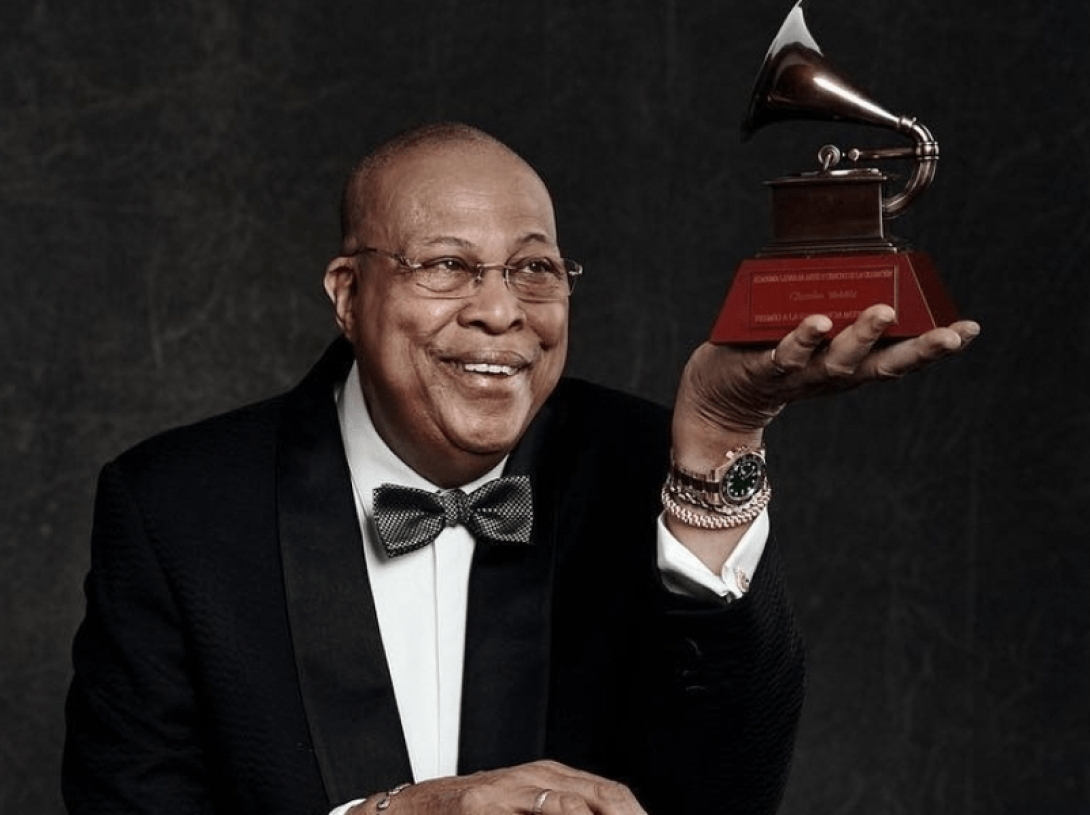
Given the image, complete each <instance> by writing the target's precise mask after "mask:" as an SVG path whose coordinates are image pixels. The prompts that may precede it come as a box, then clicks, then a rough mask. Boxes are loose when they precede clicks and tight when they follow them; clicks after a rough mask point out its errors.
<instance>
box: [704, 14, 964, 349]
mask: <svg viewBox="0 0 1090 815" xmlns="http://www.w3.org/2000/svg"><path fill="white" fill-rule="evenodd" d="M803 3H804V0H799V2H798V3H797V4H796V5H795V7H794V8H793V9H792V10H791V12H790V13H789V14H788V15H787V19H785V20H784V23H783V25H782V26H781V28H780V31H779V34H777V35H776V39H775V40H774V41H773V42H772V46H771V47H770V48H769V50H768V54H767V56H766V57H765V61H764V64H763V65H762V67H761V70H760V73H759V74H758V77H757V81H756V83H755V85H754V89H753V95H752V98H751V100H750V106H749V112H748V114H747V116H746V120H745V123H744V125H743V128H742V132H743V137H744V138H745V139H748V138H749V137H750V136H752V135H753V133H754V132H755V131H757V130H758V129H760V128H762V127H764V126H765V125H767V124H771V123H773V122H777V121H784V120H789V119H818V120H825V121H848V122H855V123H860V124H867V125H874V126H877V127H883V128H888V129H890V130H894V131H897V132H898V133H902V134H906V135H907V136H910V137H911V138H912V140H913V142H914V144H913V145H912V146H905V147H887V148H873V149H860V148H851V149H849V150H841V149H840V148H838V147H836V146H834V145H825V146H824V147H822V148H821V149H820V150H819V151H818V161H819V163H820V169H819V170H816V171H813V172H804V173H799V174H797V175H792V176H787V177H784V178H777V179H774V180H772V181H769V182H766V183H767V184H768V186H769V188H770V190H771V198H772V239H771V241H770V242H769V243H768V244H766V245H765V246H764V248H763V249H761V251H760V252H759V253H758V254H757V256H756V257H753V258H749V259H747V260H744V261H742V263H741V264H740V265H739V267H738V270H737V271H736V272H735V275H734V280H733V281H732V283H731V288H730V291H729V293H728V294H727V299H726V301H725V302H724V304H723V309H722V311H721V312H720V314H719V317H718V319H717V320H716V323H715V326H714V327H713V329H712V334H711V341H712V342H716V343H764V342H776V341H778V340H779V339H781V338H782V337H783V336H784V335H785V334H787V333H788V332H789V331H791V330H792V329H793V328H794V327H795V326H796V325H798V323H799V321H800V320H801V319H802V318H803V317H805V316H807V315H808V314H825V315H826V316H828V317H829V318H830V319H831V320H832V321H833V333H836V332H837V331H839V330H840V329H842V328H844V327H845V326H847V325H850V324H851V323H852V322H854V321H855V319H856V317H858V316H859V313H860V312H861V311H863V310H864V309H866V308H867V307H868V306H871V305H874V304H876V303H885V304H887V305H890V306H892V307H893V308H894V310H895V311H896V314H897V319H896V323H895V324H894V325H893V326H891V327H890V329H889V330H887V331H886V333H885V336H886V337H890V338H904V337H914V336H917V335H919V334H922V333H923V332H925V331H928V330H930V329H932V328H935V327H936V326H939V325H947V324H949V323H951V322H953V321H954V320H956V319H957V317H956V311H955V309H954V306H953V304H952V303H951V302H950V299H949V297H948V296H947V295H946V292H945V290H944V289H943V286H942V283H941V282H940V281H939V278H938V275H937V274H936V272H935V269H934V267H933V266H932V264H931V260H930V258H928V256H927V255H926V254H925V253H923V252H920V251H917V250H914V249H912V248H911V247H909V246H907V245H906V244H904V243H903V242H901V241H900V240H897V239H895V238H891V237H890V236H889V235H887V234H886V229H885V222H886V221H888V220H890V219H892V218H896V217H897V216H898V215H900V214H901V213H902V212H904V211H905V209H906V208H907V207H908V205H909V204H910V203H912V201H913V200H914V199H915V198H916V197H917V196H919V195H920V194H921V193H922V192H923V191H924V190H926V189H927V187H928V186H929V185H930V184H931V181H932V180H933V179H934V177H935V165H936V163H937V161H938V158H939V145H938V142H936V141H935V139H934V138H933V137H932V136H931V133H930V131H929V130H928V129H927V128H926V127H924V125H922V124H921V123H920V122H918V121H916V120H915V119H913V118H910V117H907V116H896V115H894V114H892V113H890V112H888V111H886V110H885V109H884V108H882V107H881V106H879V105H878V104H876V103H875V102H873V101H872V100H871V99H869V98H868V97H867V96H866V95H865V94H864V93H863V92H862V91H860V90H858V89H857V88H855V87H853V86H852V85H851V84H849V83H848V82H846V81H845V80H844V79H843V78H841V77H840V75H839V74H838V73H837V72H836V71H835V70H834V69H833V68H832V67H831V66H830V65H829V63H828V62H827V61H826V59H825V57H824V56H823V55H822V52H821V50H820V48H819V47H818V45H817V43H816V42H815V41H814V38H813V37H812V36H811V34H810V32H809V30H808V29H807V27H806V20H805V17H804V15H803ZM845 158H846V159H848V161H849V162H851V164H852V165H855V166H852V167H850V168H843V167H842V166H841V161H842V160H843V159H845ZM886 159H910V160H912V161H913V165H912V172H911V174H910V175H909V177H908V180H907V181H906V182H905V185H904V187H903V188H902V189H901V190H900V191H899V192H897V193H896V194H895V195H891V196H888V197H887V196H884V194H883V192H884V185H885V184H886V182H888V181H890V180H891V176H889V175H887V174H886V173H883V172H882V171H881V170H879V169H877V168H875V167H861V166H858V162H861V161H877V160H886Z"/></svg>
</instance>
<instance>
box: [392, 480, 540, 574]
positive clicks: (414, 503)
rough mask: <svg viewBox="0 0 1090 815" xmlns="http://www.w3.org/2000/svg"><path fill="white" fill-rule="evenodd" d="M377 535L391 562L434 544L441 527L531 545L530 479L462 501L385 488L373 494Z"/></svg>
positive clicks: (460, 495) (444, 494) (490, 486)
mask: <svg viewBox="0 0 1090 815" xmlns="http://www.w3.org/2000/svg"><path fill="white" fill-rule="evenodd" d="M374 499H375V500H374V510H373V513H374V518H375V529H376V530H377V532H378V536H379V540H380V541H381V542H382V545H383V547H384V548H385V549H386V554H387V555H389V556H390V557H397V556H399V555H404V554H407V553H409V552H412V551H415V550H416V549H420V548H421V547H424V546H427V545H428V544H430V543H432V542H433V541H434V540H435V539H436V538H437V537H438V536H439V533H440V532H442V531H443V529H444V528H445V527H448V526H457V525H458V524H461V525H462V526H464V527H465V528H466V529H467V530H468V531H469V533H470V534H471V535H472V536H473V538H474V540H477V541H483V542H487V543H500V544H510V543H529V542H530V533H531V531H532V530H533V526H534V501H533V495H532V493H531V491H530V478H529V476H525V475H515V476H505V477H503V478H497V479H496V480H494V481H489V482H488V483H487V484H485V485H484V486H482V487H480V488H479V489H476V490H474V491H473V492H471V493H469V494H468V495H466V493H464V492H462V490H457V489H455V490H440V491H439V492H428V491H427V490H418V489H415V488H413V487H400V486H396V485H393V484H383V485H382V486H381V487H378V488H377V489H376V490H375V493H374Z"/></svg>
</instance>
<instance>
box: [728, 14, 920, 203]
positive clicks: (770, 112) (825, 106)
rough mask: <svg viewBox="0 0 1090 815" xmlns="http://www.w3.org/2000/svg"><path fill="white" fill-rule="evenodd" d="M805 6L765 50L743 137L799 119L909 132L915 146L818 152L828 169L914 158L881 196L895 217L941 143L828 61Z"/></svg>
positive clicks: (910, 198) (790, 16)
mask: <svg viewBox="0 0 1090 815" xmlns="http://www.w3.org/2000/svg"><path fill="white" fill-rule="evenodd" d="M804 6H805V0H798V2H797V3H796V4H795V6H794V7H793V8H792V9H791V11H790V12H789V13H788V15H787V18H786V19H785V20H784V22H783V25H782V26H780V31H779V33H778V34H777V35H776V38H775V39H774V40H773V41H772V45H771V46H770V47H769V49H768V53H767V54H766V55H765V59H764V63H763V64H762V65H761V70H760V72H759V73H758V75H757V80H756V82H755V83H754V86H753V93H752V95H751V97H750V104H749V110H748V112H747V114H746V118H745V121H744V123H743V125H742V136H743V139H744V140H748V139H749V138H750V137H751V136H752V135H753V134H754V133H755V132H756V131H757V130H759V129H760V128H762V127H764V126H766V125H769V124H772V123H774V122H779V121H787V120H794V119H817V120H821V121H847V122H857V123H860V124H867V125H873V126H876V127H881V128H886V129H889V130H894V131H896V132H898V133H902V134H906V135H908V136H910V137H911V138H912V139H913V141H914V145H913V146H912V147H887V148H871V149H860V148H852V149H850V150H847V151H843V152H842V151H841V150H840V149H839V148H836V147H833V146H826V147H823V148H822V150H821V153H820V154H819V156H820V158H821V162H822V169H823V171H828V170H829V169H831V167H833V166H835V165H836V163H837V162H838V161H839V160H840V157H841V155H843V156H846V157H847V158H848V159H849V160H850V161H852V162H856V161H860V160H872V159H879V160H880V159H913V160H914V162H915V163H914V165H913V168H912V174H911V175H910V176H909V179H908V181H907V182H906V183H905V186H904V188H903V189H902V190H901V191H900V192H898V193H897V194H895V195H892V196H889V197H886V198H883V200H882V217H883V218H886V219H889V218H895V217H897V216H898V215H900V214H901V213H902V212H904V211H905V209H906V208H907V207H908V205H909V204H910V203H911V202H912V201H913V199H915V198H916V197H917V196H919V195H920V194H921V193H922V192H924V190H926V189H927V188H928V187H929V186H930V185H931V182H932V181H933V180H934V178H935V165H936V162H937V161H938V158H939V144H938V142H937V141H935V139H934V137H933V136H932V135H931V131H929V130H928V129H927V128H926V127H925V126H924V125H923V124H922V123H920V122H918V121H916V119H915V118H913V117H910V116H898V115H896V114H894V113H891V112H890V111H888V110H886V109H885V108H884V107H882V106H881V105H879V104H878V103H876V102H875V101H874V100H872V99H871V98H870V97H869V96H868V95H867V94H866V93H864V92H863V91H862V90H860V89H859V88H857V87H855V86H854V85H853V84H852V83H851V82H849V81H847V80H846V79H845V78H844V77H843V76H842V75H841V73H840V72H839V71H838V70H837V69H836V68H834V67H833V66H832V65H831V64H830V63H829V61H828V60H827V59H826V58H825V56H824V55H823V54H822V51H821V48H820V47H819V46H818V44H817V42H816V41H815V40H814V37H813V35H812V34H811V33H810V30H809V29H808V28H807V26H806V17H805V14H804Z"/></svg>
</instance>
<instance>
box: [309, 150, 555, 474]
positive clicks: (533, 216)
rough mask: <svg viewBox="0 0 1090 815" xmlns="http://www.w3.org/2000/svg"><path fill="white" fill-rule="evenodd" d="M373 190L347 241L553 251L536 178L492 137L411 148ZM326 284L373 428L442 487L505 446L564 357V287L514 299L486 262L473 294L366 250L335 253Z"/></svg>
mask: <svg viewBox="0 0 1090 815" xmlns="http://www.w3.org/2000/svg"><path fill="white" fill-rule="evenodd" d="M370 193H371V194H370V196H369V198H368V203H367V206H366V211H367V218H366V224H365V225H362V226H361V227H360V231H359V232H358V233H357V235H356V236H355V237H356V239H357V240H356V246H355V247H354V248H355V249H359V248H360V247H362V246H370V247H375V248H379V249H383V250H386V251H389V252H394V253H398V254H401V255H404V256H405V257H407V258H410V259H412V260H417V261H421V260H429V259H433V258H436V257H439V256H443V255H456V256H458V257H461V258H464V259H466V260H468V261H469V262H470V263H503V262H506V261H509V260H511V259H513V258H517V257H525V256H527V255H532V254H549V255H557V254H558V249H557V244H556V226H555V222H554V217H553V210H552V203H551V201H550V199H549V195H548V192H547V191H546V189H545V187H544V185H543V184H542V183H541V180H540V179H539V178H538V177H537V175H536V174H534V173H533V172H532V171H531V170H530V169H529V168H528V167H527V166H526V165H524V164H523V163H522V162H521V161H519V160H518V159H517V158H515V157H514V156H512V155H510V154H507V153H505V152H503V151H502V150H499V149H497V148H495V147H491V146H488V145H479V144H468V145H463V144H456V145H451V146H445V147H440V148H436V147H431V148H427V149H418V150H416V151H414V152H412V153H410V154H409V155H407V156H402V157H400V158H398V159H396V160H395V161H394V163H393V164H392V165H389V166H387V167H386V168H384V169H383V170H382V172H381V175H380V176H379V177H378V179H377V180H376V182H375V183H374V184H373V186H372V188H371V190H370ZM345 264H350V265H349V266H347V267H346V265H345ZM346 286H349V288H345V287H346ZM326 288H327V290H328V291H329V292H330V295H331V297H333V299H334V301H335V303H336V304H337V312H338V321H339V322H340V323H341V326H342V328H343V330H344V331H345V334H346V335H347V336H348V338H349V339H350V340H351V341H352V343H353V345H354V346H355V349H356V357H357V359H358V361H359V364H360V373H361V379H362V382H363V391H364V395H365V397H366V399H367V405H368V408H369V410H370V413H371V417H372V419H373V421H374V423H375V426H376V429H377V430H378V431H379V434H380V435H381V436H382V438H383V439H384V440H385V441H386V443H387V444H388V445H390V447H391V449H393V450H394V452H395V453H397V454H398V455H399V456H400V457H401V458H402V459H403V460H404V461H405V462H406V463H408V464H409V465H410V466H412V467H413V469H415V470H417V472H420V473H421V474H422V475H424V476H425V477H427V478H429V479H430V480H432V481H433V482H435V483H437V484H439V485H440V486H452V485H454V484H457V483H464V482H465V481H467V480H470V479H472V478H475V477H477V476H478V475H480V474H481V473H483V472H486V471H487V470H488V469H490V468H491V467H492V466H494V465H495V464H496V463H497V462H498V461H499V460H500V458H502V456H504V455H505V454H507V453H508V452H510V450H511V449H512V448H513V447H514V446H515V444H516V442H517V441H518V440H519V438H520V437H521V436H522V433H523V432H524V431H525V429H526V426H527V425H528V424H529V423H530V420H531V419H532V418H533V417H534V415H535V414H536V413H537V410H538V408H540V407H541V404H542V402H544V401H545V399H546V397H547V396H548V395H549V394H550V393H551V392H552V390H553V388H554V387H555V386H556V383H557V380H558V379H559V378H560V374H561V371H562V369H563V367H564V360H565V356H566V353H567V329H568V302H567V300H566V299H565V300H561V301H557V302H547V303H527V302H522V301H520V300H518V299H517V298H516V297H515V296H514V294H513V293H512V292H511V291H510V290H509V289H508V288H507V286H506V285H505V283H504V281H503V276H502V273H501V272H500V271H498V270H495V269H491V270H488V271H487V272H486V273H485V275H484V278H483V281H482V283H481V284H480V286H479V288H478V289H477V291H476V294H474V295H473V296H471V297H468V298H465V299H438V298H434V297H428V296H427V293H426V292H425V291H423V290H421V289H420V287H419V286H417V285H416V284H414V283H413V280H412V275H411V274H409V273H408V272H407V271H406V270H405V269H404V268H403V267H401V266H399V265H398V263H397V262H396V261H394V260H392V259H389V258H387V257H385V256H383V255H379V254H374V253H365V254H362V255H356V256H354V257H351V258H347V257H342V258H338V259H336V260H334V261H333V263H331V264H330V267H329V269H328V270H327V273H326Z"/></svg>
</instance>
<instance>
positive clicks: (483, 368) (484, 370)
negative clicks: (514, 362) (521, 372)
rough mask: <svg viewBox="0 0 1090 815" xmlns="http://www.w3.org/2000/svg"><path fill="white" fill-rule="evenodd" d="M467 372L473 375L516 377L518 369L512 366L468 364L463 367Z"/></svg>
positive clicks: (481, 363)
mask: <svg viewBox="0 0 1090 815" xmlns="http://www.w3.org/2000/svg"><path fill="white" fill-rule="evenodd" d="M462 367H463V368H465V369H466V370H467V371H469V372H470V373H473V374H500V375H503V376H514V375H515V374H516V373H517V372H518V369H517V368H514V367H512V366H510V365H489V364H487V363H484V362H467V363H465V364H464V365H462Z"/></svg>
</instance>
